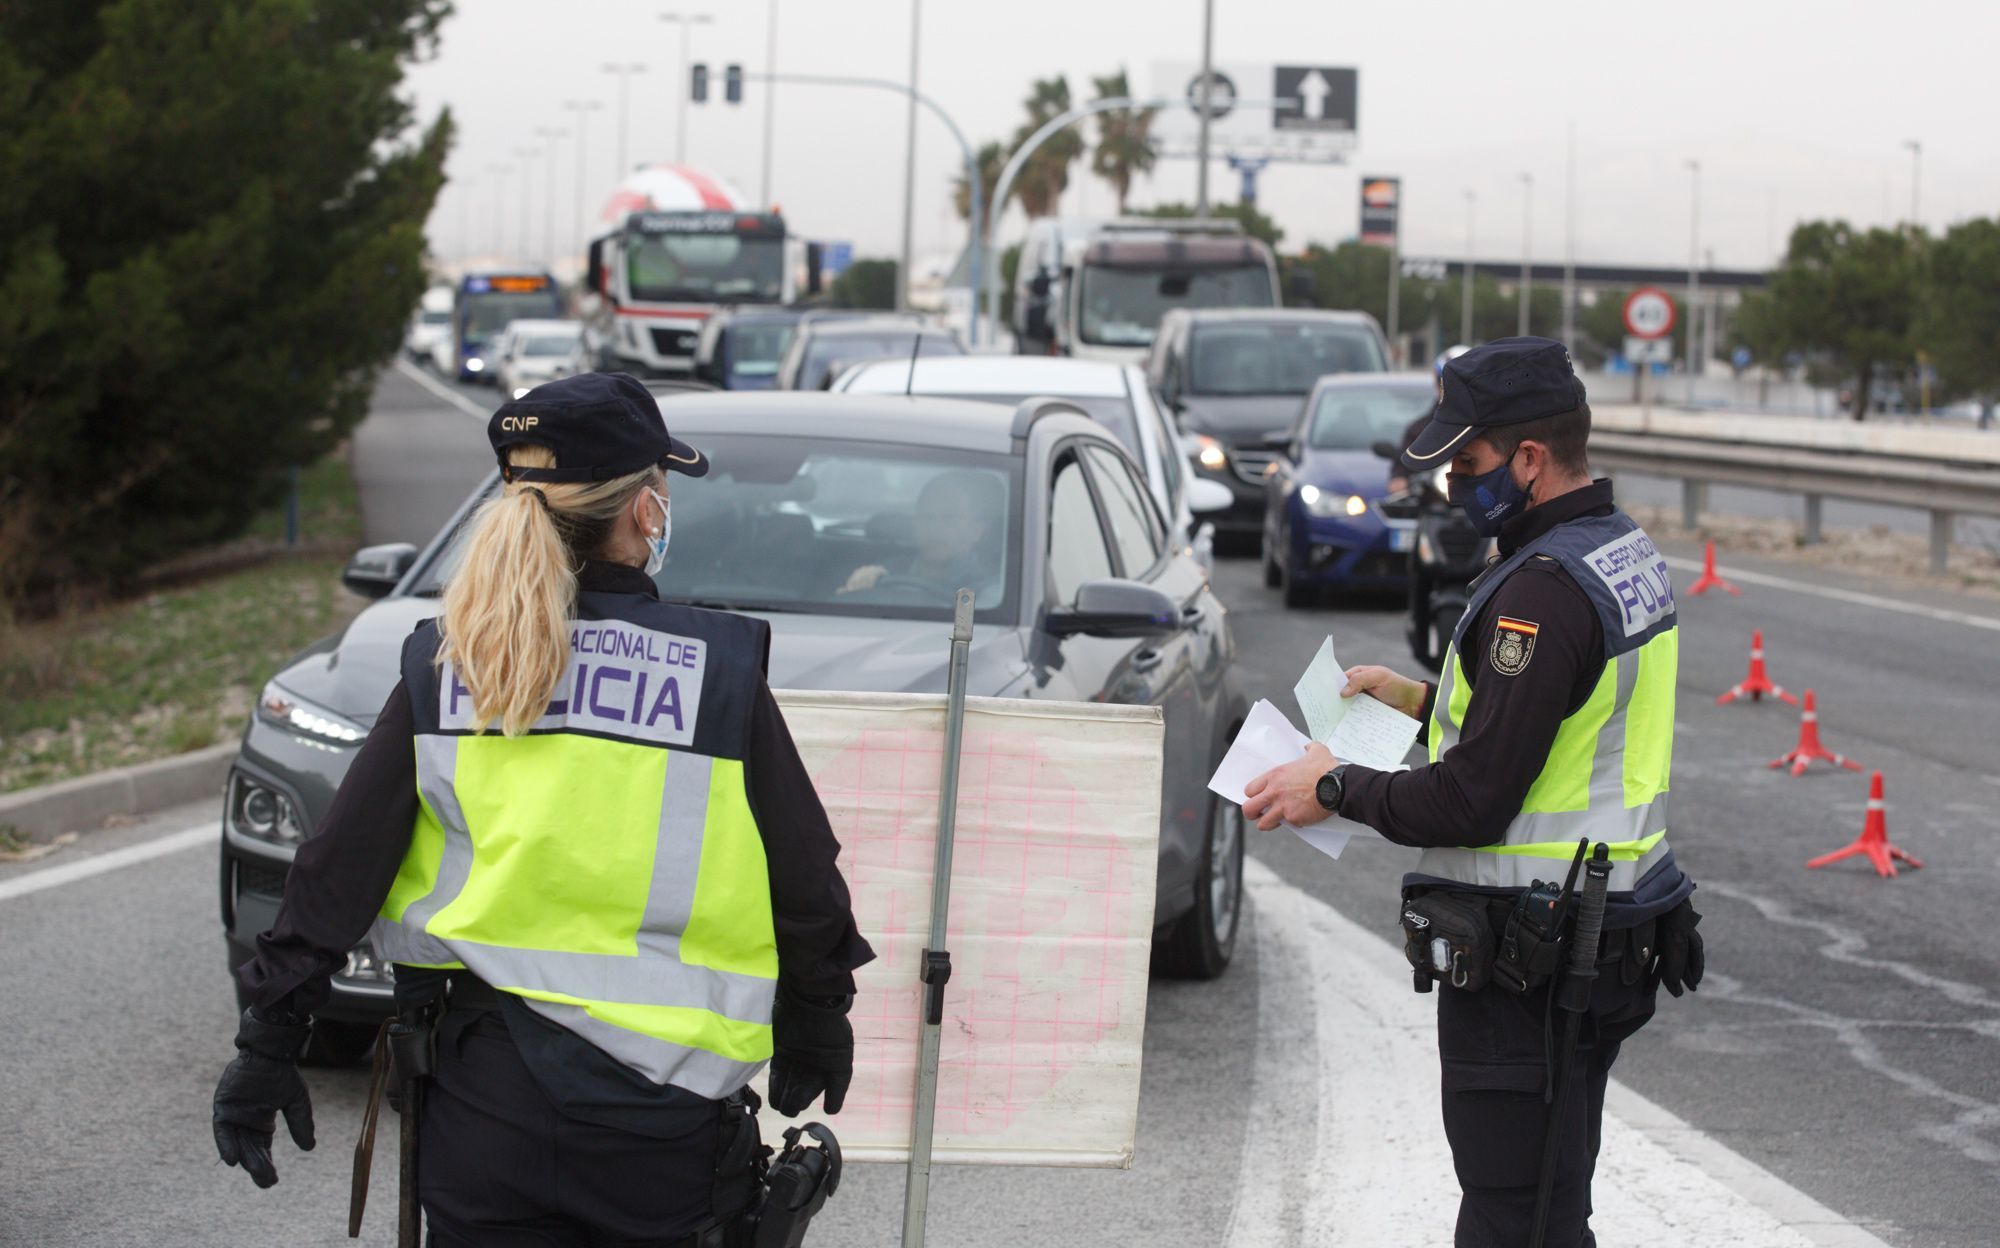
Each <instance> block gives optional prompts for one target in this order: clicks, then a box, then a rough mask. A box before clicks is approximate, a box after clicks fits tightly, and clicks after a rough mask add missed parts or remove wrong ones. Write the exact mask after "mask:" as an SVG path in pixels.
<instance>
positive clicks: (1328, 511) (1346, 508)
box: [1299, 485, 1368, 517]
mask: <svg viewBox="0 0 2000 1248" xmlns="http://www.w3.org/2000/svg"><path fill="white" fill-rule="evenodd" d="M1299 502H1300V503H1301V504H1303V505H1304V506H1305V509H1306V513H1307V514H1308V515H1314V516H1322V517H1324V516H1338V515H1342V514H1345V515H1349V516H1359V515H1363V514H1366V512H1367V511H1368V500H1367V499H1365V498H1363V497H1361V496H1360V495H1359V494H1336V493H1334V492H1333V491H1332V490H1322V489H1320V488H1319V487H1318V486H1316V485H1302V486H1300V487H1299Z"/></svg>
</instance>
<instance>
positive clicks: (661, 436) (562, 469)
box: [486, 373, 708, 484]
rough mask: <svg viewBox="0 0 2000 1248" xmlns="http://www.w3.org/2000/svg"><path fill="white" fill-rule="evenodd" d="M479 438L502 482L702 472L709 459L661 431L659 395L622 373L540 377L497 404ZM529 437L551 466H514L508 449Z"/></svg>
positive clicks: (664, 426)
mask: <svg viewBox="0 0 2000 1248" xmlns="http://www.w3.org/2000/svg"><path fill="white" fill-rule="evenodd" d="M486 440H487V441H488V442H490V443H492V444H493V454H494V455H495V456H496V457H497V458H498V459H499V460H500V475H501V476H502V477H504V478H505V479H506V480H508V481H546V482H549V483H552V484H563V483H577V482H590V481H611V480H614V479H616V478H618V477H627V476H630V475H632V474H633V473H635V472H639V471H642V470H644V469H647V468H652V467H655V466H657V467H660V468H664V469H666V470H667V471H669V472H679V473H685V474H687V475H688V476H690V477H700V476H706V475H707V473H708V458H707V457H706V456H704V455H703V454H702V453H701V452H700V451H697V450H695V449H694V448H693V447H691V446H689V445H688V444H687V443H685V442H683V441H681V440H680V439H679V438H676V437H674V436H673V435H672V434H670V433H668V432H667V422H666V418H665V417H664V416H663V415H662V414H661V412H660V404H659V400H657V399H655V398H654V397H653V395H652V392H651V391H649V390H647V389H646V387H644V386H642V385H640V384H639V383H638V381H637V380H635V379H634V378H632V377H631V376H629V375H628V374H625V373H578V374H577V375H576V376H574V377H561V378H558V379H557V380H555V381H549V382H543V383H542V384H541V385H539V386H536V387H535V388H534V389H533V390H530V391H528V392H527V393H526V394H524V395H522V396H521V397H520V398H518V399H514V400H513V401H511V402H508V403H502V404H501V405H500V409H499V410H498V411H496V412H494V413H493V416H492V418H491V419H490V420H488V421H487V422H486ZM523 442H534V443H538V444H539V445H542V446H546V447H548V448H549V449H550V450H551V451H553V452H555V457H556V464H557V466H556V467H554V468H516V467H513V466H512V465H510V464H508V462H507V448H508V447H510V446H516V445H518V444H520V443H523Z"/></svg>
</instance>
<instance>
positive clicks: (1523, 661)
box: [1487, 615, 1542, 676]
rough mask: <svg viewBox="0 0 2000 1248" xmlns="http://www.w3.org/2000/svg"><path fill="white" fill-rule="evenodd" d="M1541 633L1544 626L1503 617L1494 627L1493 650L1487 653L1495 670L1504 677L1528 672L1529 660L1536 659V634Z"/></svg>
mask: <svg viewBox="0 0 2000 1248" xmlns="http://www.w3.org/2000/svg"><path fill="white" fill-rule="evenodd" d="M1541 631H1542V626H1541V625H1539V624H1536V623H1534V622H1533V621H1530V620H1517V619H1514V618H1513V617H1511V616H1505V615H1503V616H1501V617H1500V621H1499V623H1497V624H1495V625H1494V626H1493V648H1492V650H1490V651H1489V652H1488V653H1487V657H1488V658H1489V659H1490V660H1491V661H1492V663H1493V670H1494V671H1496V672H1498V673H1500V674H1501V675H1502V676H1519V675H1520V674H1521V673H1522V672H1524V671H1526V670H1528V660H1529V659H1532V658H1534V657H1535V634H1536V633H1539V632H1541Z"/></svg>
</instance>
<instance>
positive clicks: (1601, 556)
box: [1244, 338, 1702, 1248]
mask: <svg viewBox="0 0 2000 1248" xmlns="http://www.w3.org/2000/svg"><path fill="white" fill-rule="evenodd" d="M1440 388H1441V399H1440V402H1439V405H1438V407H1437V409H1436V411H1435V412H1434V414H1433V418H1432V420H1431V423H1430V424H1429V425H1428V426H1426V427H1425V429H1424V430H1423V431H1422V432H1421V433H1420V434H1419V435H1418V436H1417V437H1416V439H1414V440H1413V441H1412V443H1411V445H1410V447H1409V449H1408V450H1407V451H1406V452H1405V462H1406V463H1409V464H1410V465H1411V466H1412V467H1414V468H1419V469H1425V468H1435V467H1437V466H1438V465H1439V464H1440V463H1447V462H1448V463H1449V464H1450V467H1451V477H1450V479H1449V480H1450V486H1451V494H1452V497H1453V500H1454V501H1455V502H1457V503H1458V504H1459V505H1460V506H1461V508H1462V509H1463V510H1464V511H1465V513H1466V516H1467V518H1468V520H1469V521H1471V522H1472V524H1473V525H1474V527H1476V528H1478V529H1479V530H1480V531H1481V532H1482V533H1485V534H1486V535H1488V536H1490V537H1493V538H1496V539H1497V541H1498V544H1499V549H1500V557H1499V559H1498V560H1497V562H1496V563H1494V564H1493V565H1492V566H1490V567H1488V568H1487V569H1486V571H1485V572H1484V573H1483V574H1482V575H1481V576H1480V577H1479V578H1478V579H1477V580H1476V581H1475V582H1474V584H1473V592H1472V596H1471V600H1470V602H1469V604H1468V606H1467V608H1466V611H1465V614H1464V615H1463V616H1462V617H1461V618H1460V620H1459V624H1458V627H1457V629H1456V631H1455V633H1454V635H1453V637H1452V640H1451V645H1450V647H1449V650H1448V653H1447V654H1446V656H1445V659H1444V664H1443V669H1442V677H1441V679H1440V681H1439V683H1438V684H1437V686H1436V687H1434V688H1433V687H1431V686H1428V685H1425V684H1420V683H1418V682H1416V681H1412V680H1408V679H1406V678H1404V677H1401V676H1397V675H1396V674H1394V673H1393V672H1390V671H1388V670H1387V669H1384V668H1379V667H1367V668H1353V669H1350V670H1349V672H1348V688H1347V689H1346V690H1344V691H1343V692H1344V693H1348V694H1353V693H1357V692H1369V693H1371V694H1373V695H1374V696H1376V697H1378V698H1381V699H1382V700H1384V701H1387V702H1390V703H1391V704H1392V705H1395V706H1397V707H1398V709H1401V710H1404V711H1406V712H1409V713H1411V714H1415V715H1418V716H1419V718H1421V719H1423V720H1425V721H1426V745H1427V748H1428V753H1429V763H1428V765H1426V766H1420V767H1416V768H1413V769H1411V770H1409V771H1405V772H1400V773H1390V772H1379V771H1373V770H1370V769H1367V768H1364V767H1361V766H1358V765H1351V766H1350V765H1343V764H1341V763H1340V761H1339V760H1337V759H1334V758H1332V757H1331V756H1330V755H1329V754H1327V753H1326V752H1325V750H1324V749H1323V748H1316V749H1314V750H1313V751H1312V752H1310V753H1309V754H1308V756H1307V758H1305V759H1304V760H1301V761H1300V762H1298V763H1293V764H1288V765H1286V766H1285V767H1280V768H1278V769H1276V770H1274V771H1272V772H1270V773H1268V774H1267V775H1266V776H1265V777H1263V778H1261V779H1260V780H1259V781H1256V782H1253V783H1252V785H1250V786H1249V788H1248V790H1247V792H1248V793H1249V794H1250V795H1251V796H1250V797H1249V798H1248V800H1246V802H1245V804H1244V810H1245V813H1246V814H1248V815H1250V816H1252V817H1255V818H1257V819H1258V820H1259V821H1260V825H1261V826H1267V827H1268V826H1275V825H1276V823H1277V822H1278V820H1279V819H1280V818H1282V819H1284V820H1286V821H1289V822H1292V823H1295V824H1304V823H1310V822H1313V821H1316V820H1318V819H1321V818H1325V817H1326V816H1327V815H1328V814H1330V813H1332V812H1333V811H1338V813H1339V814H1340V815H1341V816H1342V817H1344V818H1347V819H1350V820H1353V821H1355V822H1360V823H1366V824H1368V825H1369V826H1371V827H1373V828H1375V829H1376V830H1377V831H1378V832H1380V833H1381V834H1382V835H1383V836H1384V837H1386V838H1387V839H1389V840H1391V841H1394V842H1396V843H1398V844H1404V845H1410V846H1414V847H1416V848H1419V849H1421V850H1422V851H1423V852H1422V855H1421V857H1420V858H1419V859H1418V861H1417V863H1416V865H1415V869H1414V870H1413V871H1411V872H1410V873H1409V874H1408V875H1406V876H1405V878H1404V886H1403V899H1402V900H1403V906H1402V915H1403V926H1404V934H1405V951H1406V954H1407V956H1408V958H1409V961H1410V963H1411V966H1412V968H1413V971H1414V974H1415V975H1416V983H1417V987H1418V988H1419V990H1430V989H1431V988H1432V987H1433V986H1434V985H1435V987H1436V995H1437V1001H1438V1053H1439V1059H1440V1063H1441V1066H1442V1075H1443V1079H1442V1090H1443V1101H1444V1103H1443V1111H1444V1112H1443V1117H1444V1125H1445V1134H1446V1137H1447V1139H1448V1140H1449V1142H1450V1145H1451V1149H1452V1160H1453V1164H1454V1167H1455V1169H1456V1171H1457V1177H1458V1181H1459V1186H1460V1191H1461V1198H1460V1203H1459V1215H1458V1229H1457V1240H1456V1242H1457V1243H1458V1244H1459V1245H1461V1246H1463V1248H1473V1246H1479V1248H1486V1246H1494V1248H1499V1246H1503V1245H1504V1246H1506V1248H1518V1246H1519V1245H1523V1244H1528V1243H1531V1242H1533V1237H1534V1234H1535V1229H1536V1223H1537V1218H1536V1213H1537V1195H1538V1191H1539V1190H1540V1189H1541V1188H1542V1186H1543V1185H1544V1184H1545V1183H1546V1185H1547V1186H1548V1189H1549V1198H1548V1206H1547V1210H1546V1215H1545V1216H1546V1228H1545V1235H1546V1238H1545V1240H1544V1241H1543V1242H1545V1243H1547V1244H1549V1245H1562V1246H1563V1248H1573V1246H1575V1245H1581V1244H1589V1243H1592V1242H1594V1240H1593V1239H1592V1238H1591V1236H1590V1230H1589V1215H1588V1210H1589V1208H1590V1180H1591V1174H1592V1171H1593V1170H1594V1168H1595V1162H1596V1149H1597V1139H1598V1124H1599V1122H1600V1121H1601V1118H1602V1111H1603V1099H1604V1090H1605V1084H1606V1081H1607V1079H1608V1077H1609V1072H1610V1069H1611V1066H1612V1063H1613V1062H1614V1061H1615V1060H1616V1059H1617V1056H1618V1053H1619V1049H1620V1046H1621V1045H1622V1044H1623V1043H1624V1041H1625V1040H1626V1039H1627V1038H1628V1037H1630V1036H1631V1035H1632V1034H1633V1033H1635V1032H1636V1031H1638V1030H1639V1028H1640V1027H1641V1026H1643V1025H1644V1024H1645V1022H1646V1021H1647V1020H1648V1019H1649V1018H1651V1016H1652V1014H1653V1009H1654V1002H1655V997H1656V992H1657V989H1658V988H1659V987H1660V986H1662V985H1664V986H1665V987H1667V989H1668V990H1669V992H1671V993H1673V994H1674V995H1676V996H1678V995H1679V994H1680V992H1681V991H1682V990H1683V988H1691V987H1693V986H1694V985H1695V984H1696V983H1698V982H1699V980H1700V978H1701V969H1702V956H1701V947H1700V937H1699V935H1697V934H1696V933H1695V931H1694V926H1695V923H1696V922H1697V921H1698V917H1699V916H1697V915H1696V914H1695V912H1694V910H1693V907H1692V906H1691V905H1690V904H1689V895H1690V894H1691V893H1692V892H1693V890H1694V884H1693V881H1691V880H1690V879H1688V877H1687V876H1686V875H1685V874H1684V873H1683V872H1682V871H1681V870H1680V868H1679V866H1678V864H1677V863H1676V862H1675V860H1674V856H1673V852H1672V850H1671V849H1670V848H1669V844H1668V839H1669V835H1670V822H1671V821H1670V818H1669V814H1668V795H1669V791H1670V789H1671V782H1670V772H1671V766H1672V755H1673V729H1674V692H1675V686H1676V668H1677V664H1678V653H1679V650H1678V646H1679V634H1678V631H1677V629H1678V617H1677V615H1676V612H1675V606H1674V599H1673V587H1672V584H1671V582H1670V581H1669V579H1668V577H1667V573H1666V568H1665V564H1664V561H1663V559H1662V558H1661V556H1660V554H1659V552H1658V550H1657V549H1656V548H1655V547H1654V545H1653V543H1652V541H1651V540H1650V539H1649V538H1647V536H1646V534H1645V532H1644V531H1643V530H1642V529H1640V528H1639V526H1638V525H1637V524H1635V523H1634V522H1633V521H1632V520H1631V519H1630V518H1629V517H1627V516H1625V515H1624V514H1622V513H1621V512H1619V511H1618V509H1617V507H1616V506H1615V504H1614V503H1613V499H1612V491H1611V483H1610V482H1609V481H1607V480H1594V479H1592V477H1591V476H1590V472H1589V467H1588V463H1587V459H1586V456H1585V454H1584V450H1585V439H1586V438H1587V436H1588V430H1589V408H1588V406H1587V405H1586V404H1585V402H1584V399H1583V391H1582V386H1581V383H1579V382H1577V381H1576V379H1575V376H1574V374H1573V371H1572V370H1571V368H1570V364H1569V359H1568V354H1567V352H1565V351H1564V349H1563V348H1562V346H1561V345H1560V344H1558V343H1554V342H1550V341H1548V340H1546V339H1534V338H1517V339H1502V340H1500V341H1498V342H1494V343H1490V344H1487V345H1485V346H1482V347H1477V348H1474V349H1473V350H1472V351H1469V352H1467V353H1466V354H1464V355H1462V356H1460V357H1459V358H1458V359H1456V360H1453V361H1451V362H1449V363H1448V364H1447V365H1446V366H1445V368H1444V369H1443V371H1442V374H1441V376H1440ZM1586 849H1591V850H1594V851H1595V852H1597V853H1598V854H1599V855H1601V861H1600V862H1598V863H1597V864H1596V865H1595V866H1594V868H1592V870H1591V873H1590V884H1591V885H1592V887H1591V889H1589V890H1585V889H1584V888H1583V886H1582V881H1583V878H1584V877H1583V875H1582V874H1581V873H1582V872H1583V869H1584V866H1583V858H1584V856H1585V851H1586ZM1585 891H1590V892H1592V893H1594V894H1595V896H1594V897H1593V913H1594V916H1595V917H1599V918H1600V919H1601V936H1600V937H1599V939H1597V940H1596V941H1595V942H1594V943H1595V947H1594V948H1591V947H1590V946H1591V945H1592V943H1593V942H1591V941H1590V940H1589V939H1588V936H1589V935H1590V934H1591V933H1594V932H1597V931H1599V929H1598V927H1597V925H1596V924H1593V923H1589V922H1586V923H1584V924H1581V925H1580V924H1579V923H1578V914H1579V911H1580V910H1581V909H1582V907H1581V906H1580V904H1579V897H1580V894H1582V893H1583V892H1585ZM1580 928H1581V936H1580ZM1578 957H1580V958H1582V959H1583V961H1584V963H1585V964H1584V965H1582V966H1575V965H1570V966H1568V967H1567V969H1565V964H1566V962H1570V961H1573V960H1574V959H1575V958H1578ZM1558 1003H1561V1004H1562V1005H1563V1006H1564V1010H1567V1011H1570V1012H1571V1013H1570V1016H1571V1017H1573V1018H1574V1019H1575V1021H1576V1026H1575V1032H1576V1035H1577V1041H1576V1044H1575V1048H1574V1053H1573V1057H1572V1058H1570V1059H1568V1063H1567V1065H1566V1068H1564V1069H1558V1067H1559V1066H1565V1054H1564V1052H1562V1051H1559V1049H1560V1047H1561V1046H1559V1045H1557V1044H1555V1043H1554V1041H1553V1039H1552V1037H1553V1036H1554V1035H1557V1034H1561V1033H1562V1031H1563V1029H1562V1028H1561V1027H1559V1026H1552V1022H1553V1020H1554V1018H1555V1017H1557V1016H1558V1015H1560V1014H1562V1013H1563V1012H1564V1010H1558V1009H1557V1005H1558ZM1558 1089H1561V1090H1562V1095H1561V1099H1560V1102H1559V1103H1554V1102H1555V1101H1556V1096H1557V1091H1558ZM1545 1141H1546V1142H1549V1143H1551V1144H1553V1145H1554V1146H1555V1147H1554V1148H1553V1149H1552V1151H1551V1153H1550V1160H1549V1162H1548V1165H1547V1166H1546V1167H1544V1165H1543V1161H1542V1158H1543V1147H1542V1146H1543V1144H1544V1142H1545Z"/></svg>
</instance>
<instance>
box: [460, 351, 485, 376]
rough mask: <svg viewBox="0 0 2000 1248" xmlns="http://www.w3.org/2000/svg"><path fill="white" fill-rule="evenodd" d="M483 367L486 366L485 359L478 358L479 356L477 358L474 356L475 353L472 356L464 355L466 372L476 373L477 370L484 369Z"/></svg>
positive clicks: (481, 370)
mask: <svg viewBox="0 0 2000 1248" xmlns="http://www.w3.org/2000/svg"><path fill="white" fill-rule="evenodd" d="M485 368H486V361H485V360H482V359H480V358H479V357H478V356H476V355H473V356H467V357H466V360H465V371H466V372H468V373H477V372H483V371H484V370H485Z"/></svg>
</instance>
